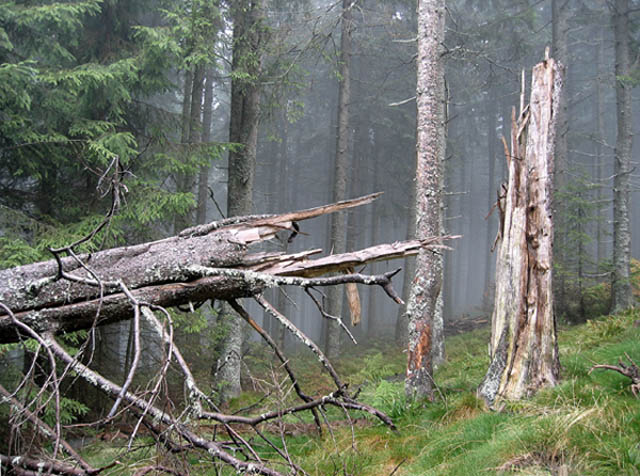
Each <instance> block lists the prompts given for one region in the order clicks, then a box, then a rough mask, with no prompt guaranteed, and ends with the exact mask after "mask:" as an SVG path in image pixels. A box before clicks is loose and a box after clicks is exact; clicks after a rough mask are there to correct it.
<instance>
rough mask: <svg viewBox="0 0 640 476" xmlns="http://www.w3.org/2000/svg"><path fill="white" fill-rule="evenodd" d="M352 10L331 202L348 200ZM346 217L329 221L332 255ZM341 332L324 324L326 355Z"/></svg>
mask: <svg viewBox="0 0 640 476" xmlns="http://www.w3.org/2000/svg"><path fill="white" fill-rule="evenodd" d="M351 8H352V0H342V19H341V36H340V59H339V87H338V130H337V135H336V156H335V165H334V182H333V201H334V202H338V201H340V200H344V199H345V198H346V197H347V181H348V176H349V175H348V168H349V139H350V132H349V103H350V102H351V77H350V74H351V30H352V21H351ZM346 223H347V216H346V214H345V213H337V214H335V215H334V216H333V217H332V219H331V235H330V240H331V252H332V253H344V251H345V250H346V246H347V245H346V240H347V238H346ZM343 295H344V291H343V290H342V289H341V288H340V289H339V288H332V289H331V290H329V295H328V298H329V299H328V301H329V306H328V307H329V309H328V312H329V314H331V315H333V316H340V315H341V314H342V299H343ZM340 334H341V332H340V328H339V327H338V324H337V322H335V321H327V335H326V342H325V345H326V354H327V356H328V357H329V358H330V359H331V358H336V357H337V356H338V355H339V354H340Z"/></svg>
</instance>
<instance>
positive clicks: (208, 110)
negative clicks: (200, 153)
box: [196, 68, 213, 225]
mask: <svg viewBox="0 0 640 476" xmlns="http://www.w3.org/2000/svg"><path fill="white" fill-rule="evenodd" d="M205 76H206V77H205V81H206V83H205V87H204V105H203V107H204V110H203V113H202V135H201V142H202V143H203V144H206V143H208V142H209V141H210V140H211V121H212V116H213V71H212V69H211V68H207V73H206V75H205ZM210 168H211V166H210V165H209V164H206V165H203V166H202V167H200V174H199V176H198V207H197V211H196V223H197V224H198V225H200V224H202V223H206V222H207V201H208V198H209V170H210Z"/></svg>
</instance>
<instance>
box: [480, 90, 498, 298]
mask: <svg viewBox="0 0 640 476" xmlns="http://www.w3.org/2000/svg"><path fill="white" fill-rule="evenodd" d="M492 79H493V78H492ZM492 79H490V83H491V87H490V90H489V94H488V97H487V150H488V152H489V154H488V155H489V157H488V159H489V161H488V162H489V167H488V171H489V187H488V190H487V210H492V208H493V206H494V204H495V203H496V200H497V198H498V196H497V193H496V191H497V188H496V179H497V178H498V177H497V176H496V151H497V147H496V145H497V142H498V137H497V135H496V127H497V122H498V121H497V110H498V108H497V105H498V88H497V87H496V86H495V85H494V81H492ZM496 215H497V211H496V210H493V211H492V212H491V214H490V215H489V217H488V218H487V221H488V223H487V236H486V240H487V246H486V248H487V252H486V253H485V261H484V293H483V295H482V308H483V309H485V310H490V309H491V307H492V306H493V294H494V293H493V274H492V273H491V271H493V270H492V266H491V253H489V252H488V250H490V249H492V248H493V241H494V238H495V233H496V226H495V225H496Z"/></svg>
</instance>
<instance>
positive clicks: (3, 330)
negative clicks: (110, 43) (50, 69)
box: [0, 164, 455, 476]
mask: <svg viewBox="0 0 640 476" xmlns="http://www.w3.org/2000/svg"><path fill="white" fill-rule="evenodd" d="M118 170H119V169H118V167H117V164H116V167H115V173H116V174H117V173H119V172H118ZM119 180H120V178H119V177H117V178H114V179H113V180H112V188H113V193H114V194H117V193H119V192H118V191H119V190H120V187H121V186H122V184H120V182H119ZM378 195H379V194H374V195H369V196H366V197H362V198H359V199H355V200H347V201H344V202H339V203H336V204H331V205H326V206H323V207H316V208H312V209H308V210H302V211H298V212H292V213H286V214H281V215H260V216H251V217H234V218H232V219H225V220H221V221H219V222H214V223H210V224H208V225H202V226H198V227H194V228H190V229H188V230H185V231H183V232H182V233H180V234H179V235H178V236H175V237H171V238H167V239H164V240H159V241H156V242H152V243H144V244H141V245H136V246H130V247H122V248H114V249H110V250H105V251H101V252H98V253H93V254H85V255H83V254H78V253H77V252H76V247H77V246H78V245H79V244H81V243H84V242H85V241H86V240H85V239H82V240H79V241H78V242H76V243H73V244H72V245H69V246H66V247H63V248H59V249H55V250H52V253H53V254H54V259H53V260H50V261H48V262H44V263H35V264H32V265H27V266H22V267H18V268H13V269H11V270H4V271H0V343H6V342H18V341H20V340H22V339H35V340H37V341H38V342H39V343H40V345H41V348H42V349H44V351H45V352H46V354H47V356H48V357H49V362H50V367H51V369H50V374H49V376H48V379H47V385H50V386H51V387H52V388H53V392H52V394H53V396H54V398H55V399H56V402H59V398H60V394H59V390H58V382H59V381H61V380H62V379H63V378H64V377H65V376H66V375H68V374H70V373H71V372H72V373H73V375H75V376H76V377H75V378H81V379H84V380H85V381H86V382H88V383H89V384H90V385H92V386H94V387H96V388H98V389H99V390H100V391H101V392H103V393H104V394H106V395H108V396H109V397H111V398H112V399H113V400H114V403H113V406H112V408H111V410H110V411H109V412H108V415H107V417H106V418H105V419H103V420H102V421H103V422H106V421H110V420H111V419H113V418H114V417H115V416H116V415H124V414H126V413H128V414H130V415H132V416H133V417H134V418H135V419H137V421H136V423H135V425H134V428H133V431H132V432H131V434H130V440H129V444H128V449H129V450H131V449H132V442H133V439H134V437H135V435H136V434H137V433H138V430H139V428H140V426H141V425H144V426H145V427H147V428H148V429H149V430H150V432H151V434H153V435H154V437H155V438H156V439H157V441H158V442H160V443H162V444H163V445H164V446H165V447H166V448H167V449H168V450H169V451H184V450H186V449H189V450H202V451H204V452H206V453H207V454H208V455H210V456H211V457H212V458H213V459H216V460H219V461H221V462H222V463H223V464H225V465H229V466H231V467H232V468H234V469H235V470H236V471H238V472H243V473H257V474H265V475H272V476H276V475H280V474H282V473H280V472H279V471H278V470H276V469H274V465H276V466H275V467H278V466H277V465H283V466H284V467H285V468H288V471H293V472H294V473H296V472H297V473H299V474H306V473H304V471H303V470H302V469H301V468H299V467H298V466H297V465H295V463H294V462H293V461H292V460H291V457H290V456H289V453H288V451H287V450H286V442H285V441H284V440H283V442H282V444H283V445H284V450H280V449H278V445H276V444H275V443H274V442H272V441H271V440H270V438H269V437H267V436H266V435H265V433H264V432H263V431H262V430H261V427H262V425H266V424H270V425H273V423H268V422H272V421H273V420H276V421H280V420H281V418H282V416H283V415H287V414H297V413H300V412H305V411H310V412H312V414H313V417H314V420H315V423H316V426H317V428H318V429H320V428H321V426H322V425H321V417H322V418H323V419H324V421H325V423H327V424H328V420H327V417H326V415H325V414H324V409H325V408H326V407H327V406H335V407H338V408H340V409H342V410H343V411H345V412H347V411H360V412H365V413H368V414H369V415H371V416H373V417H375V418H378V419H379V420H380V421H382V422H383V423H385V424H387V425H389V426H390V427H391V428H395V427H394V426H393V422H392V421H391V419H390V418H389V417H388V416H387V415H385V414H384V413H382V412H380V411H378V410H377V409H375V408H373V407H370V406H368V405H365V404H362V403H360V402H358V401H356V398H355V396H353V395H351V394H350V393H349V391H348V388H347V385H345V384H344V383H343V382H342V381H341V379H340V377H339V375H338V374H337V372H336V371H335V369H334V367H333V365H332V364H331V363H330V362H329V360H328V359H327V358H326V356H325V355H324V353H323V352H322V351H321V350H320V348H319V347H318V346H317V345H316V344H315V343H314V342H313V341H312V340H311V339H309V337H308V336H306V335H305V334H304V333H303V332H302V331H301V330H300V329H298V328H297V327H296V326H295V325H293V323H292V322H291V321H290V320H289V319H288V318H287V317H286V316H284V315H283V314H282V313H280V312H279V311H278V310H277V309H275V307H273V306H272V305H271V304H270V303H268V302H267V301H266V300H265V299H264V298H263V297H262V295H261V293H262V292H263V291H264V290H265V289H267V288H269V287H275V286H297V287H300V288H302V289H304V290H305V291H307V293H308V294H309V295H310V296H311V297H312V299H313V300H314V302H315V303H316V305H317V307H318V309H319V311H320V314H321V315H322V316H324V317H328V318H333V319H337V320H338V321H339V322H341V321H342V320H341V317H340V316H330V315H328V314H327V313H326V311H324V308H323V305H322V303H321V302H320V301H318V300H317V299H316V298H315V297H314V296H313V295H312V294H311V293H310V291H311V290H312V289H316V288H318V287H326V286H336V285H349V286H351V287H352V291H353V290H354V289H353V288H355V286H356V285H357V284H360V285H367V286H379V287H381V288H382V289H383V290H384V291H385V293H386V294H387V295H388V296H389V297H390V298H391V299H393V300H394V301H395V302H398V303H402V300H401V299H400V297H399V296H398V294H397V293H396V292H395V290H394V289H393V286H392V278H393V276H395V275H396V274H397V273H398V272H399V271H400V270H395V271H392V272H388V273H384V274H380V275H365V274H362V273H355V272H353V270H354V269H355V268H354V267H355V266H358V265H363V264H366V263H369V262H373V261H378V260H385V259H392V258H400V257H404V256H408V255H412V254H416V253H417V252H418V250H420V249H422V248H427V249H432V250H434V251H436V250H438V249H443V248H445V249H446V248H447V247H446V246H445V245H443V240H446V239H451V238H455V237H435V238H430V239H427V240H422V241H418V240H413V241H407V242H398V243H392V244H383V245H377V246H373V247H370V248H366V249H364V250H359V251H354V252H350V253H344V254H340V255H329V256H325V257H322V258H318V259H309V257H310V256H311V255H314V254H317V253H318V252H319V250H308V251H303V252H299V253H294V254H281V253H264V252H259V253H250V252H249V248H250V245H251V244H253V243H258V242H261V241H264V240H268V239H271V238H273V237H274V236H275V235H276V234H277V233H278V232H280V231H282V230H287V231H291V232H292V234H291V235H290V238H292V237H293V236H295V234H297V233H298V232H299V227H298V226H297V224H296V222H298V221H301V220H305V219H309V218H313V217H316V216H320V215H323V214H326V213H332V212H335V211H338V210H342V209H345V208H349V207H353V206H358V205H361V204H365V203H369V202H371V201H372V200H374V199H375V198H376V197H377V196H378ZM119 200H120V198H119V197H115V198H113V200H112V209H111V211H110V212H109V214H108V215H107V218H106V219H105V224H101V225H99V227H98V228H97V229H96V230H94V231H93V232H92V233H91V234H90V235H91V236H90V238H93V237H95V236H96V235H97V233H98V232H99V231H100V230H101V229H103V228H104V227H105V226H106V223H108V221H109V220H110V218H111V216H112V215H113V213H115V210H116V209H117V206H118V203H119ZM300 233H302V232H300ZM88 239H89V238H88ZM332 272H339V273H346V274H338V275H336V276H331V277H324V276H322V275H323V274H327V273H332ZM241 297H253V298H254V299H255V300H256V301H257V302H258V304H259V305H260V306H261V307H262V308H263V309H265V311H267V312H268V313H269V314H270V315H272V316H273V317H274V318H275V319H277V320H278V321H279V322H280V323H281V324H283V325H284V327H285V328H286V329H287V330H288V331H289V332H291V334H292V335H293V336H294V337H295V338H297V339H298V340H300V341H301V342H303V343H304V344H305V345H306V346H307V347H308V348H309V349H310V350H311V352H313V353H314V355H315V356H316V358H317V359H318V361H319V362H320V364H321V366H322V368H323V369H324V370H325V371H326V372H327V373H328V374H329V375H330V376H331V378H332V380H333V382H334V384H335V389H334V390H333V391H332V392H331V393H329V394H327V395H322V396H311V395H309V394H307V393H306V392H304V391H303V390H302V386H301V382H300V381H299V380H298V379H297V377H296V376H295V374H294V372H293V370H292V368H291V366H290V365H289V364H288V360H287V358H286V357H285V355H284V353H283V352H282V350H281V349H279V348H278V346H277V345H276V343H275V341H274V340H273V339H272V338H271V337H270V336H269V335H268V334H267V333H266V332H265V331H264V329H262V327H261V326H260V325H258V323H257V322H256V321H255V320H254V319H253V318H252V317H251V316H250V315H249V314H248V313H247V311H246V310H245V308H244V307H243V306H242V305H240V303H239V302H238V301H237V299H238V298H241ZM208 299H220V300H226V301H228V302H229V303H230V304H231V306H232V307H233V309H235V311H236V312H238V314H239V315H240V316H241V317H242V318H243V319H244V320H245V321H246V322H248V323H249V325H250V326H251V327H252V328H253V329H254V330H256V332H258V334H259V335H260V336H261V337H262V338H263V340H264V341H265V342H266V343H267V345H268V346H269V347H270V348H271V349H272V350H273V352H274V354H275V356H276V358H277V359H278V360H279V361H280V363H281V367H282V368H283V369H284V371H285V373H286V378H287V379H288V381H289V382H290V383H291V387H289V390H288V392H289V391H291V388H292V389H293V390H294V391H295V396H297V398H298V399H299V401H298V402H297V403H296V402H293V403H291V402H288V403H287V404H286V405H285V404H284V402H281V403H282V405H280V404H278V408H277V409H275V410H267V411H262V413H260V414H258V415H248V416H247V415H237V414H234V415H229V414H225V413H223V412H221V411H220V409H219V408H217V406H216V405H215V403H214V402H213V401H212V399H211V398H210V397H209V396H208V395H207V394H206V393H205V392H203V391H202V390H201V389H200V388H199V387H198V385H197V383H196V380H195V378H194V376H193V375H192V373H191V370H190V368H189V366H188V364H187V363H186V361H185V359H184V358H183V356H182V354H181V352H180V350H179V349H178V347H177V346H176V345H175V342H174V339H173V324H172V320H171V316H170V314H169V313H168V312H167V311H166V308H167V307H171V306H180V305H188V306H189V307H190V308H193V304H192V303H197V302H202V301H205V300H208ZM156 314H158V315H156ZM142 318H144V319H146V320H147V321H148V322H149V323H151V327H152V329H154V330H155V332H156V334H157V336H158V338H159V339H160V341H161V342H162V343H163V344H164V351H165V352H164V358H163V360H162V362H161V363H160V365H159V368H158V370H157V372H156V374H155V376H154V377H153V378H152V379H150V380H149V383H148V385H147V388H146V390H136V389H132V387H133V385H132V382H133V379H134V376H135V374H136V370H137V367H138V362H139V361H140V359H141V343H140V338H141V335H140V332H141V330H140V329H141V325H140V324H141V323H140V320H141V319H142ZM123 319H133V322H134V325H133V327H132V338H133V340H132V342H133V359H132V363H131V364H130V365H129V367H128V369H126V371H125V372H126V378H125V380H124V383H123V384H122V385H118V384H116V383H114V382H113V381H111V380H109V379H107V378H105V377H104V376H103V375H101V374H99V373H97V372H96V371H94V370H92V369H91V368H90V366H89V365H88V364H87V363H86V358H85V360H83V357H82V352H83V350H84V347H85V345H83V346H81V351H80V353H78V354H77V355H76V356H73V357H72V356H71V355H70V354H69V353H68V352H67V351H66V350H65V349H64V348H63V347H62V346H61V345H60V344H59V343H58V342H57V340H56V337H55V336H56V335H58V334H62V333H65V332H70V331H74V330H78V329H94V328H95V326H97V325H103V324H106V323H110V322H116V321H119V320H123ZM343 327H344V329H345V330H347V332H348V329H347V328H346V326H343ZM89 360H91V359H89ZM56 361H59V362H62V363H63V364H64V365H63V367H64V369H63V370H61V371H60V375H58V371H57V370H56ZM172 363H175V364H177V367H178V369H179V371H180V372H181V373H182V377H183V379H184V384H185V389H186V394H187V395H186V401H185V403H186V407H185V408H184V410H183V411H182V413H180V414H179V415H177V416H176V415H173V414H172V413H171V412H170V411H169V410H168V409H167V408H165V407H161V406H160V402H161V400H160V396H161V389H162V387H163V383H164V381H165V379H166V375H167V372H168V369H169V366H170V365H171V364H172ZM34 365H35V364H34ZM58 368H59V367H58ZM3 390H4V389H2V390H0V393H1V394H3V395H4V396H5V402H13V401H14V400H15V399H14V398H13V395H11V394H9V392H7V391H6V390H4V392H3ZM5 393H6V394H5ZM12 399H13V400H12ZM16 402H17V401H16ZM56 405H57V406H59V403H57V404H56ZM13 407H14V410H15V409H17V411H20V412H21V414H22V415H23V417H22V418H24V419H26V420H29V421H31V422H32V423H33V424H34V425H35V426H36V427H38V428H40V429H41V431H47V432H49V433H48V434H53V435H55V440H56V443H55V449H54V452H53V457H52V461H51V462H50V463H49V462H46V461H45V462H40V461H36V459H34V458H30V457H29V458H26V459H23V460H22V462H21V463H20V465H18V466H16V464H17V463H15V461H17V460H15V458H14V462H13V463H10V462H7V461H8V460H7V459H6V458H9V457H8V456H7V457H5V459H3V460H0V462H1V463H2V467H3V468H4V467H7V468H9V467H11V468H12V470H13V471H14V472H16V474H35V473H34V467H35V466H33V465H34V464H44V466H42V468H44V469H45V470H47V471H49V472H50V473H51V474H60V475H70V476H77V475H80V474H86V475H88V474H95V473H98V472H99V471H101V470H96V469H94V468H92V467H91V466H89V465H88V464H87V463H86V462H84V461H83V460H82V459H81V458H80V457H79V456H78V455H77V454H76V453H75V452H73V450H72V449H71V447H70V446H69V445H68V443H66V442H65V441H64V439H62V437H61V432H62V430H61V427H60V413H59V410H57V418H56V419H57V424H56V425H57V426H56V428H55V429H52V428H49V427H47V426H46V425H44V424H43V423H42V422H41V421H40V420H39V419H38V417H37V416H36V415H37V411H34V408H33V402H30V403H28V404H26V405H25V404H22V403H20V402H17V404H14V405H13ZM41 409H42V408H41V407H40V408H38V409H36V410H38V411H39V410H41ZM198 420H206V421H213V422H215V427H216V428H217V427H218V426H219V427H220V428H223V429H224V432H225V434H226V435H228V438H230V440H229V439H227V440H225V441H217V440H216V437H215V436H214V438H213V439H211V438H204V437H202V436H201V435H200V434H199V433H198V427H197V426H196V422H197V421H198ZM347 420H348V421H351V418H350V417H349V415H348V414H347ZM237 425H241V426H244V427H247V428H249V429H250V430H252V431H253V432H254V433H255V435H256V436H257V438H258V439H259V440H261V441H263V442H264V443H265V444H267V445H268V446H270V447H271V448H273V449H274V450H275V454H276V455H277V456H279V457H280V458H281V461H266V460H264V459H262V458H261V457H260V456H259V454H258V452H257V451H256V450H255V449H254V446H253V445H254V444H255V442H254V440H255V438H253V437H252V438H246V437H245V436H244V434H241V433H240V432H239V431H237V429H236V428H235V427H236V426H237ZM329 428H330V427H329ZM216 434H217V433H216ZM280 436H281V438H283V439H284V430H282V432H281V435H280ZM58 446H60V447H61V448H62V449H63V450H64V451H66V452H67V453H68V454H69V455H70V456H71V457H72V458H74V459H75V460H76V461H77V463H78V464H77V465H75V466H70V465H68V464H67V463H59V462H58V461H55V460H56V459H57V451H58V450H57V447H58ZM277 456H276V457H277ZM114 464H115V463H114ZM11 465H13V466H11ZM102 469H104V468H102ZM151 471H161V472H165V473H168V474H178V473H177V472H176V471H175V470H174V469H171V468H166V467H164V466H163V467H160V466H146V467H144V468H141V469H139V470H138V472H137V473H136V474H140V475H142V474H147V473H149V472H151Z"/></svg>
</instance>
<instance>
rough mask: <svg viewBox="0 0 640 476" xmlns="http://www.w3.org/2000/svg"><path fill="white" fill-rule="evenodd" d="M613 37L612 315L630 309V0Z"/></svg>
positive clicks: (619, 5) (621, 3) (616, 10)
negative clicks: (614, 62)
mask: <svg viewBox="0 0 640 476" xmlns="http://www.w3.org/2000/svg"><path fill="white" fill-rule="evenodd" d="M612 17H613V18H612V21H613V31H614V35H615V56H616V64H615V77H616V111H617V114H616V116H617V122H618V134H617V137H616V149H615V159H614V169H613V170H614V175H613V276H612V285H611V294H612V296H611V297H612V299H611V308H612V310H613V311H614V312H618V311H621V310H623V309H628V308H630V307H631V306H633V294H632V291H631V282H630V280H629V276H630V259H631V230H630V226H629V215H630V211H629V200H630V186H629V180H630V174H631V147H632V145H633V131H632V127H633V116H632V114H633V111H632V97H631V91H632V89H633V82H632V81H631V80H630V79H628V78H630V75H631V69H630V64H629V62H630V61H629V42H630V36H629V0H616V1H615V3H614V4H613V11H612Z"/></svg>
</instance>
